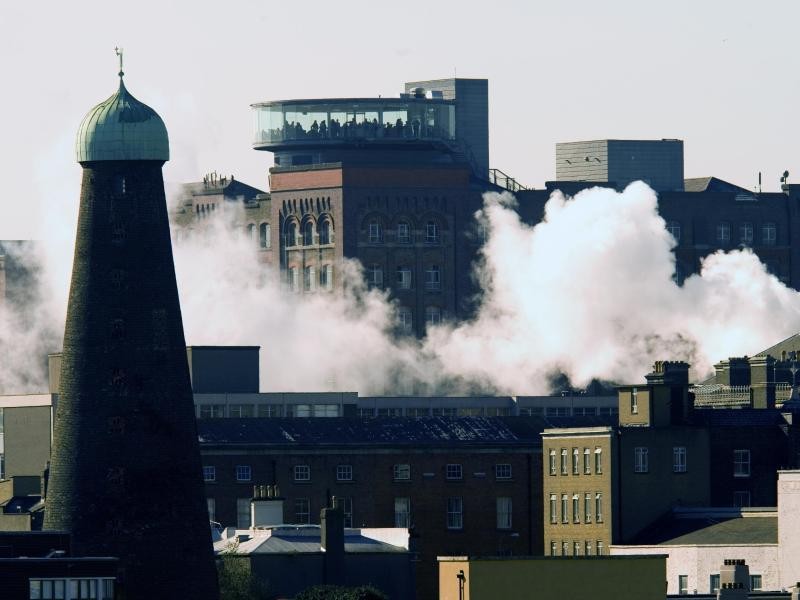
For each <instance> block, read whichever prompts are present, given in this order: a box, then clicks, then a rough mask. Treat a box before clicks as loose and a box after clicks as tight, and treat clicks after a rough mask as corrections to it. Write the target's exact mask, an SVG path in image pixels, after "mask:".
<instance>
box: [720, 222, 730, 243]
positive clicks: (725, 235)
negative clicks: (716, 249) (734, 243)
mask: <svg viewBox="0 0 800 600" xmlns="http://www.w3.org/2000/svg"><path fill="white" fill-rule="evenodd" d="M730 241H731V225H730V223H717V243H718V244H719V245H720V246H727V245H728V244H729V243H730Z"/></svg>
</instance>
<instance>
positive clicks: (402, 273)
mask: <svg viewBox="0 0 800 600" xmlns="http://www.w3.org/2000/svg"><path fill="white" fill-rule="evenodd" d="M397 289H400V290H410V289H411V267H409V266H408V265H400V266H399V267H397Z"/></svg>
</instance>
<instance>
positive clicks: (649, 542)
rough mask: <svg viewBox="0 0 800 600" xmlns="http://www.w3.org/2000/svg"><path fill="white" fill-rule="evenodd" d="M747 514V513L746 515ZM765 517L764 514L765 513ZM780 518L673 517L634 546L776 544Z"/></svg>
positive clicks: (650, 529)
mask: <svg viewBox="0 0 800 600" xmlns="http://www.w3.org/2000/svg"><path fill="white" fill-rule="evenodd" d="M743 514H747V513H743ZM762 515H763V513H762ZM777 543H778V516H777V513H774V512H771V513H769V516H757V515H750V516H735V515H731V517H728V518H726V517H719V516H717V517H712V516H710V515H709V516H705V517H691V518H687V516H680V517H677V516H675V515H674V514H670V515H669V516H668V517H666V518H664V519H661V520H659V521H657V522H656V523H655V524H653V525H652V526H650V527H648V528H647V529H645V530H644V531H643V532H642V533H640V534H639V535H638V536H636V539H635V540H634V541H633V544H635V545H642V546H682V545H694V544H697V545H708V544H717V545H741V544H777Z"/></svg>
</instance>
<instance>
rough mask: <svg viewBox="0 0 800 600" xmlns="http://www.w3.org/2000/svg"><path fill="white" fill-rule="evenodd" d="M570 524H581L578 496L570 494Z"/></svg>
mask: <svg viewBox="0 0 800 600" xmlns="http://www.w3.org/2000/svg"><path fill="white" fill-rule="evenodd" d="M572 522H573V523H580V522H581V497H580V494H572Z"/></svg>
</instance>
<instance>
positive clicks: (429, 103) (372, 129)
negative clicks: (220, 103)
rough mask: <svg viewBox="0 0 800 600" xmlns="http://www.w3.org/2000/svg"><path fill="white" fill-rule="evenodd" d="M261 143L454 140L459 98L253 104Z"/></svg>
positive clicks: (257, 138)
mask: <svg viewBox="0 0 800 600" xmlns="http://www.w3.org/2000/svg"><path fill="white" fill-rule="evenodd" d="M252 107H253V110H254V111H255V113H254V114H255V130H256V131H255V140H254V142H253V146H254V147H256V148H259V147H261V148H264V149H270V147H271V146H281V145H283V144H284V143H289V145H300V143H303V144H315V143H324V144H331V143H347V142H348V141H359V140H370V141H382V142H396V143H403V142H413V141H415V140H420V141H449V140H454V139H455V135H456V116H455V103H454V102H453V101H449V100H440V99H430V98H399V99H395V98H371V99H337V100H289V101H284V102H262V103H259V104H253V105H252Z"/></svg>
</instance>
